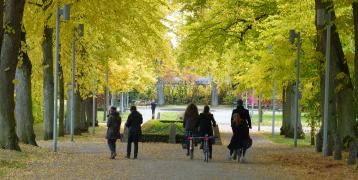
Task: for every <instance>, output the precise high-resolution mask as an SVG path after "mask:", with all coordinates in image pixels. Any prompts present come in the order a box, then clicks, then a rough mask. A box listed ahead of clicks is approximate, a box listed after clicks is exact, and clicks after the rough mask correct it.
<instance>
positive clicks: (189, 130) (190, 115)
mask: <svg viewBox="0 0 358 180" xmlns="http://www.w3.org/2000/svg"><path fill="white" fill-rule="evenodd" d="M198 117H199V111H198V107H197V106H196V105H195V104H193V103H190V104H189V105H188V107H187V108H186V110H185V113H184V120H183V126H184V128H185V137H186V140H185V142H186V149H187V153H186V155H187V156H189V148H190V147H189V146H190V145H189V143H190V142H189V141H188V137H189V136H195V135H197V133H198V125H199V124H198V122H199V121H198Z"/></svg>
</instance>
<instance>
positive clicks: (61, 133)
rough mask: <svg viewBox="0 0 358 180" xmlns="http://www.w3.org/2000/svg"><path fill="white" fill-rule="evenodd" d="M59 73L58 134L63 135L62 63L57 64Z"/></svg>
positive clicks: (63, 94) (63, 88)
mask: <svg viewBox="0 0 358 180" xmlns="http://www.w3.org/2000/svg"><path fill="white" fill-rule="evenodd" d="M59 73H60V79H59V94H60V110H59V120H58V121H59V127H58V128H59V130H58V136H65V126H64V121H65V87H64V86H65V84H64V80H63V70H62V65H61V64H60V66H59Z"/></svg>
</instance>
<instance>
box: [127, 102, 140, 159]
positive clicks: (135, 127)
mask: <svg viewBox="0 0 358 180" xmlns="http://www.w3.org/2000/svg"><path fill="white" fill-rule="evenodd" d="M130 111H131V113H130V114H129V116H128V119H127V122H126V127H127V128H128V131H129V133H128V141H127V156H126V158H127V159H129V158H130V155H131V150H132V142H133V143H134V159H137V158H138V142H139V138H140V136H141V135H142V128H141V125H142V123H143V117H142V114H141V113H139V112H138V111H137V107H136V106H132V107H131V108H130Z"/></svg>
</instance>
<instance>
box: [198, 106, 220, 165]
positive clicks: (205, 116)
mask: <svg viewBox="0 0 358 180" xmlns="http://www.w3.org/2000/svg"><path fill="white" fill-rule="evenodd" d="M198 123H199V134H200V136H205V135H208V136H213V127H215V126H216V121H215V119H214V116H213V114H211V113H210V108H209V106H207V105H206V106H205V107H204V111H203V113H200V115H199V118H198ZM212 144H213V139H210V140H209V158H210V159H211V157H212V152H213V145H212Z"/></svg>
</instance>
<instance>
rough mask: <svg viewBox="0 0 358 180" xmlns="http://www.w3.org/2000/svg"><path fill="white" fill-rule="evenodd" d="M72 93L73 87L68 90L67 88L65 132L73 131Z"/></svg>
mask: <svg viewBox="0 0 358 180" xmlns="http://www.w3.org/2000/svg"><path fill="white" fill-rule="evenodd" d="M70 85H71V84H70ZM70 85H69V86H70ZM71 94H72V93H71V89H70V88H68V90H67V105H66V118H65V133H66V134H70V133H71V99H72V97H71Z"/></svg>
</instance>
